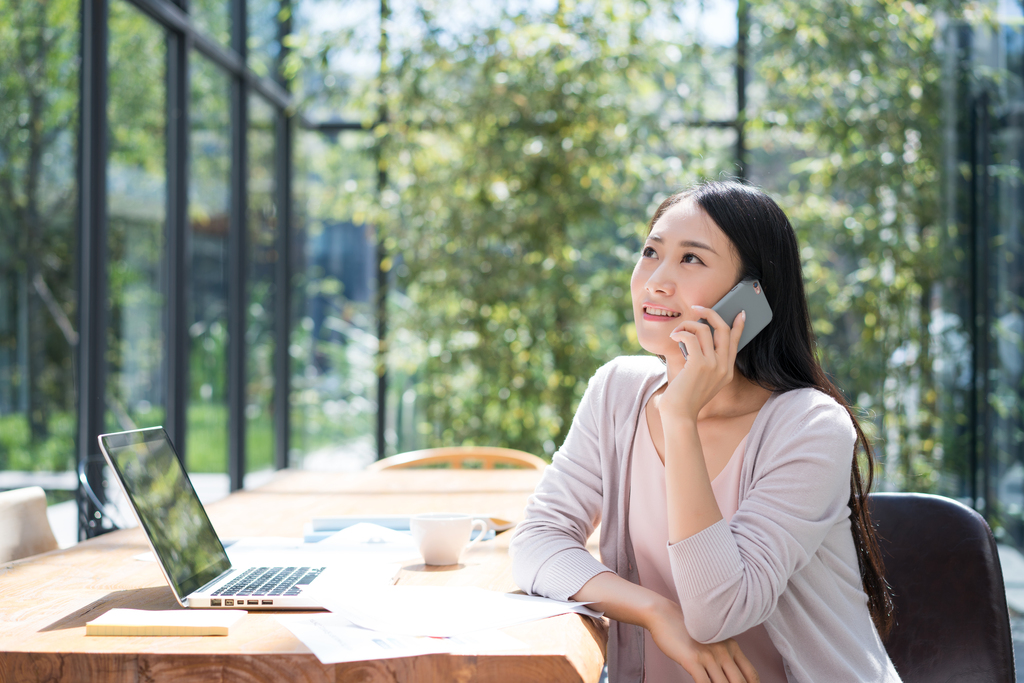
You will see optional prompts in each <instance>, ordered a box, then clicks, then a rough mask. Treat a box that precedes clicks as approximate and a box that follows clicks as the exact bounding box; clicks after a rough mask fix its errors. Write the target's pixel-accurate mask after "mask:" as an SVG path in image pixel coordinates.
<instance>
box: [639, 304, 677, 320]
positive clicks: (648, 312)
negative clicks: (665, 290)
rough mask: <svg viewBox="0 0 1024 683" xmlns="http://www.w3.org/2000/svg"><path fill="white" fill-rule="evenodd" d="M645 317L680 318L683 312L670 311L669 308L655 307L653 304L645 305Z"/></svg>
mask: <svg viewBox="0 0 1024 683" xmlns="http://www.w3.org/2000/svg"><path fill="white" fill-rule="evenodd" d="M643 310H644V317H646V318H656V319H665V320H670V319H672V318H678V317H679V316H681V315H682V313H677V312H675V311H670V310H668V309H667V308H654V307H653V306H644V307H643Z"/></svg>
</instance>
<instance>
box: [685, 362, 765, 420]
mask: <svg viewBox="0 0 1024 683" xmlns="http://www.w3.org/2000/svg"><path fill="white" fill-rule="evenodd" d="M667 362H668V381H669V382H671V381H672V380H673V379H675V378H676V375H678V374H679V373H680V372H682V370H683V367H684V366H685V365H686V361H685V360H683V359H682V358H679V360H678V361H677V360H676V359H672V360H668V361H667ZM771 393H772V392H771V391H769V390H768V389H765V388H764V387H761V386H758V385H757V384H754V383H753V382H751V381H750V380H749V379H747V378H746V377H744V376H743V375H741V374H740V372H739V370H736V371H735V372H733V376H732V381H730V382H729V383H728V384H726V385H725V386H724V387H722V388H721V390H719V392H718V393H717V394H715V397H714V398H712V399H711V400H710V401H708V402H707V404H706V405H705V406H704V407H703V408H701V410H700V413H699V414H698V415H697V419H698V420H706V419H714V418H719V417H734V416H736V415H746V414H747V413H750V412H753V411H755V410H759V409H760V408H761V406H763V405H764V402H765V401H767V400H768V397H769V396H771Z"/></svg>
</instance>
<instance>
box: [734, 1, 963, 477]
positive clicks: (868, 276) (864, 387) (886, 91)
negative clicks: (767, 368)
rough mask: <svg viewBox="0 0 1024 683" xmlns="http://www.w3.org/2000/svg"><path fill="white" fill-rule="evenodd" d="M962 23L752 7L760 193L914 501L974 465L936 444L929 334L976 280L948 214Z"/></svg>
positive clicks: (843, 373) (871, 11) (892, 11)
mask: <svg viewBox="0 0 1024 683" xmlns="http://www.w3.org/2000/svg"><path fill="white" fill-rule="evenodd" d="M955 9H956V8H955V6H954V5H953V3H929V4H928V5H927V6H925V5H921V4H917V5H915V4H911V3H908V2H899V1H895V0H877V1H873V2H858V3H849V2H838V1H834V0H810V1H804V0H801V1H799V2H797V1H791V0H781V1H775V2H770V3H769V2H760V3H752V5H751V31H750V36H751V40H750V42H751V64H752V66H753V69H754V73H755V76H754V78H753V81H752V86H751V100H752V106H751V108H750V112H749V114H748V118H749V121H750V123H749V131H750V147H751V150H752V155H751V156H752V160H751V166H752V167H753V168H754V169H755V171H754V178H755V180H757V181H760V182H762V183H763V184H764V185H765V186H766V188H767V189H769V190H770V191H772V192H774V193H776V195H777V196H778V197H779V200H780V202H781V203H782V205H783V206H784V207H785V208H786V209H787V211H788V212H789V214H790V217H791V218H792V220H793V223H794V225H795V227H796V229H797V232H798V234H799V237H800V241H801V244H802V245H803V259H804V267H805V280H806V283H807V292H808V297H809V299H810V303H811V311H812V313H811V318H812V320H813V324H814V329H815V332H816V333H817V335H818V344H819V352H820V354H821V356H822V359H823V361H824V364H825V366H826V367H827V368H828V370H829V371H830V372H831V373H832V374H833V376H834V377H835V379H836V381H837V383H838V384H839V386H841V387H842V388H843V389H844V391H845V392H846V394H847V396H848V397H849V399H850V400H851V402H855V403H856V404H857V405H858V406H859V407H860V409H861V410H862V413H863V414H864V416H865V417H867V418H868V420H866V421H865V422H866V423H867V425H869V426H872V427H873V428H874V430H873V431H874V436H875V439H876V441H877V442H878V443H879V444H880V446H881V447H882V449H883V452H884V454H885V456H886V458H887V459H886V470H885V474H886V476H887V478H889V479H890V483H891V484H892V485H894V486H896V487H898V488H901V489H909V490H923V491H933V490H936V488H937V487H938V486H939V481H938V478H939V476H940V471H941V470H942V469H944V468H945V469H949V470H952V471H954V472H957V473H958V474H960V473H962V472H963V464H964V457H965V452H964V449H963V448H951V447H950V446H952V445H953V444H946V448H945V449H944V448H943V445H942V443H941V441H940V439H939V436H940V432H941V429H942V422H943V420H948V419H951V418H952V416H951V415H949V414H945V413H944V411H945V410H946V408H947V406H942V405H940V401H939V398H938V397H939V392H938V391H937V387H936V380H935V376H934V370H933V365H934V359H935V357H936V355H937V354H938V353H940V349H938V348H937V344H938V340H937V338H936V337H937V335H935V334H933V332H932V330H931V329H930V328H931V325H932V313H933V309H935V303H936V302H934V301H933V294H934V292H935V289H936V287H939V286H946V287H953V288H956V287H958V286H959V283H960V282H962V280H963V277H964V275H965V273H964V270H965V264H964V263H963V262H962V253H961V254H960V255H959V258H958V255H957V252H956V251H955V250H954V249H951V248H950V239H949V235H950V232H949V230H947V225H946V222H945V221H946V220H948V218H949V216H948V215H947V214H946V213H944V209H945V206H944V202H943V192H944V191H945V186H944V183H943V180H944V178H943V172H942V171H943V169H942V167H943V162H944V155H947V154H949V152H950V150H949V149H948V148H947V147H946V146H945V145H944V144H943V143H942V140H943V135H944V126H945V124H946V121H944V117H943V114H944V112H945V111H948V110H944V99H943V96H944V94H943V89H942V74H943V59H944V58H945V56H944V54H943V51H942V41H943V34H942V26H943V25H944V23H945V22H947V21H948V20H949V16H950V13H951V12H954V11H955ZM825 17H828V18H829V19H828V22H827V25H828V26H829V27H830V28H829V30H828V31H825V30H824V26H825V25H826V22H824V21H823V19H824V18H825ZM954 234H955V233H954ZM964 360H966V359H964ZM961 362H963V361H961ZM947 412H948V411H947ZM947 492H948V491H947Z"/></svg>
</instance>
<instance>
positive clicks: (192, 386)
mask: <svg viewBox="0 0 1024 683" xmlns="http://www.w3.org/2000/svg"><path fill="white" fill-rule="evenodd" d="M189 71H190V78H191V84H190V88H191V110H190V111H189V126H190V140H189V157H190V159H189V186H188V192H189V207H188V210H189V229H190V230H191V253H192V263H191V277H190V279H191V286H192V292H191V297H190V301H191V310H190V313H189V316H190V327H189V337H190V340H191V347H190V349H189V395H188V411H187V418H186V419H187V424H186V430H185V432H186V439H187V444H188V447H187V449H186V451H185V453H186V456H185V457H186V462H187V465H188V469H189V471H190V472H226V471H227V457H228V403H227V401H228V398H227V381H228V371H227V342H228V317H227V311H228V222H229V215H230V210H231V113H230V109H229V101H228V95H229V94H230V92H231V87H230V81H229V79H228V77H227V75H226V74H225V73H223V72H222V71H220V70H219V69H217V67H216V66H214V65H213V63H211V62H209V61H208V60H206V59H205V58H203V57H202V56H200V55H199V54H198V53H196V52H192V53H191V55H190V64H189Z"/></svg>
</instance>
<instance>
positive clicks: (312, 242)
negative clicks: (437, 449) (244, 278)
mask: <svg viewBox="0 0 1024 683" xmlns="http://www.w3.org/2000/svg"><path fill="white" fill-rule="evenodd" d="M295 140H296V141H295V171H294V172H295V185H294V187H295V216H294V221H295V226H296V228H295V232H294V233H293V234H294V240H295V242H294V243H293V244H294V246H293V247H292V253H293V254H295V258H296V261H297V264H296V266H295V270H294V272H295V278H294V280H293V285H292V292H293V293H294V296H295V300H294V304H293V309H292V310H293V311H294V312H295V317H294V324H293V326H292V332H291V347H290V349H289V354H290V356H291V358H292V384H291V392H292V393H291V398H290V406H291V443H290V444H289V450H290V452H289V464H290V465H291V466H293V467H294V466H302V467H305V468H310V469H328V468H330V469H337V468H351V469H359V468H361V467H363V466H365V465H366V464H368V463H369V462H371V461H373V460H374V459H375V458H376V455H377V446H376V440H375V439H376V437H375V430H376V416H377V404H376V403H375V401H374V400H373V398H374V397H375V396H376V393H377V375H376V373H375V372H374V364H375V362H376V353H377V338H376V334H377V327H376V316H375V307H374V298H375V297H376V272H377V271H376V247H375V239H374V233H373V231H372V229H371V228H369V227H368V226H367V225H366V224H365V223H364V219H362V218H361V217H360V216H359V209H358V206H357V205H358V202H359V201H360V199H362V200H364V201H365V200H366V198H367V197H372V196H373V194H374V193H375V192H376V187H377V185H376V183H377V174H376V171H375V165H374V161H373V156H372V154H371V150H370V146H371V145H372V144H373V139H372V137H371V136H369V135H366V134H363V133H343V134H341V135H338V136H336V137H334V136H325V135H321V134H320V133H316V132H312V131H299V132H297V134H296V138H295ZM396 343H400V341H399V342H396ZM407 370H408V369H407V368H401V367H397V366H396V367H393V368H389V372H390V373H391V377H392V381H393V382H394V383H395V385H396V386H403V376H402V374H401V373H402V372H405V371H407ZM399 422H401V423H402V424H401V425H400V426H397V427H396V429H397V432H398V433H397V436H398V447H399V450H401V447H402V446H403V445H406V444H409V443H414V442H415V439H414V435H410V434H408V433H406V432H407V431H408V430H414V429H415V425H414V424H413V421H412V420H411V419H406V420H404V421H403V420H399ZM407 437H408V438H407Z"/></svg>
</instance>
